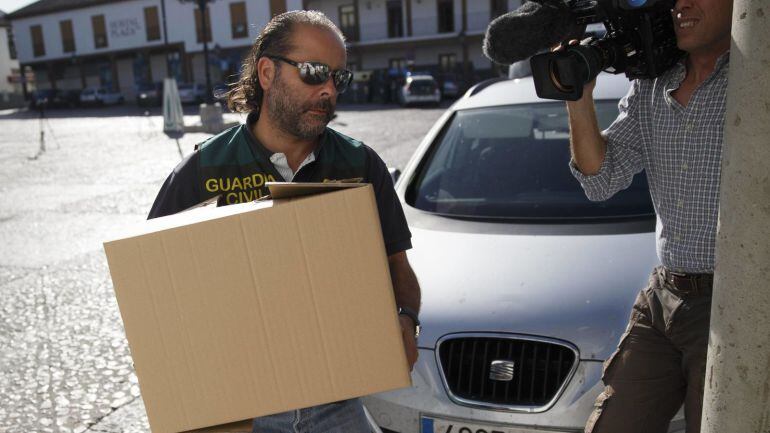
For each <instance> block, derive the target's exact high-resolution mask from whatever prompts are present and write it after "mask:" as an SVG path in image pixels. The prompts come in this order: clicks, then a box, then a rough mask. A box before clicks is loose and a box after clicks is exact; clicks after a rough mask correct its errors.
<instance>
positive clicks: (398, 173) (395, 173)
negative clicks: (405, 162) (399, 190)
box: [388, 167, 401, 185]
mask: <svg viewBox="0 0 770 433" xmlns="http://www.w3.org/2000/svg"><path fill="white" fill-rule="evenodd" d="M388 173H390V178H391V179H393V184H394V185H395V184H396V181H397V180H398V178H399V177H400V176H401V170H399V169H397V168H394V167H388Z"/></svg>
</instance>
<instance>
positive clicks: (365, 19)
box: [358, 0, 406, 41]
mask: <svg viewBox="0 0 770 433" xmlns="http://www.w3.org/2000/svg"><path fill="white" fill-rule="evenodd" d="M358 8H359V9H358V17H359V20H360V24H359V28H360V36H361V38H360V40H361V41H373V40H378V39H386V38H387V37H388V9H387V7H386V6H385V0H366V1H359V3H358ZM402 10H403V15H406V7H405V6H403V5H402ZM403 28H404V36H406V26H404V27H403Z"/></svg>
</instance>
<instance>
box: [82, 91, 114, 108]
mask: <svg viewBox="0 0 770 433" xmlns="http://www.w3.org/2000/svg"><path fill="white" fill-rule="evenodd" d="M123 102H125V99H124V98H123V94H121V93H120V92H116V91H114V90H111V89H107V88H104V87H88V88H85V89H83V91H82V92H80V103H81V105H91V106H93V105H117V104H122V103H123Z"/></svg>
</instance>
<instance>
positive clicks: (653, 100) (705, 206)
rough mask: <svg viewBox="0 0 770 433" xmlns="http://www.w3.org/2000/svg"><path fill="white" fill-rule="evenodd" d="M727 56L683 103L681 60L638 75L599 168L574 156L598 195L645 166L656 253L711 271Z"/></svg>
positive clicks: (678, 265) (669, 264)
mask: <svg viewBox="0 0 770 433" xmlns="http://www.w3.org/2000/svg"><path fill="white" fill-rule="evenodd" d="M728 60H729V52H728V53H726V54H724V55H722V56H721V57H720V58H719V60H717V62H716V65H715V67H714V71H713V72H712V73H711V75H710V76H709V77H708V78H707V79H706V81H704V82H703V83H702V84H701V85H700V86H699V87H698V88H697V89H696V90H695V92H694V93H693V94H692V96H691V98H690V100H689V102H688V104H687V106H686V107H683V106H682V105H681V104H679V103H678V102H677V101H676V100H675V99H674V98H673V97H672V96H671V92H673V91H674V90H675V89H677V88H678V87H679V85H680V83H681V82H682V80H683V79H684V77H685V67H684V62H683V61H682V62H680V63H679V64H677V65H676V66H674V67H672V68H671V69H670V70H669V71H667V72H666V73H664V74H663V75H662V76H660V77H658V78H656V79H654V80H635V81H634V82H633V85H632V86H631V89H630V90H629V92H628V94H627V95H626V96H625V97H624V98H623V99H622V100H621V101H620V104H619V105H618V106H619V108H620V115H619V116H618V118H617V119H615V122H614V123H613V124H612V125H610V127H609V128H607V130H605V131H604V132H603V135H604V136H605V138H606V140H607V152H606V155H605V157H604V162H603V163H602V166H601V168H600V169H599V172H598V173H597V174H596V175H593V176H585V175H583V174H582V173H580V171H578V169H577V167H576V166H575V163H574V161H572V162H571V163H570V167H571V169H572V172H573V174H574V175H575V177H576V178H577V179H578V181H580V184H581V185H582V186H583V189H584V190H585V192H586V195H587V196H588V198H589V199H591V200H594V201H599V200H606V199H608V198H609V197H611V196H612V195H613V194H615V193H616V192H618V191H620V190H622V189H625V188H627V187H628V186H629V185H630V184H631V180H632V179H633V176H634V174H636V173H638V172H640V171H642V169H644V170H646V172H647V179H648V181H649V185H650V193H651V195H652V202H653V204H654V206H655V212H656V213H657V216H658V220H657V229H656V235H657V249H658V257H659V258H660V261H661V263H662V264H663V266H665V267H666V268H668V269H669V270H672V271H679V272H693V273H701V272H704V273H705V272H713V271H714V248H715V244H716V229H717V214H718V208H719V179H720V174H721V167H722V134H723V131H724V119H725V94H726V91H727V71H728V67H729V62H728Z"/></svg>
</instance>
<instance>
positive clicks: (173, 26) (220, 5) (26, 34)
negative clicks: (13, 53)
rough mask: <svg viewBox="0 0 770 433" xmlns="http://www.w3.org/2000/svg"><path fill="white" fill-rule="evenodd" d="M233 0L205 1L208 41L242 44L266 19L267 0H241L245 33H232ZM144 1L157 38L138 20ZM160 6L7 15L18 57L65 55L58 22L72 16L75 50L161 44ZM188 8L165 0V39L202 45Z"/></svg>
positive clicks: (137, 3) (137, 1)
mask: <svg viewBox="0 0 770 433" xmlns="http://www.w3.org/2000/svg"><path fill="white" fill-rule="evenodd" d="M236 1H238V0H227V1H223V0H219V1H216V2H214V3H212V4H211V5H209V9H210V11H209V14H210V16H211V31H212V40H213V41H214V42H213V43H212V46H213V45H214V44H219V46H220V47H222V48H228V47H239V46H248V45H250V44H251V43H252V42H253V40H254V38H255V37H256V36H257V33H259V31H260V30H261V29H262V28H263V27H264V26H265V24H267V21H268V19H269V17H270V3H269V2H268V1H267V0H246V14H247V21H248V23H249V26H248V29H249V35H248V37H245V38H238V39H233V38H232V29H231V27H230V3H235V2H236ZM297 2H299V4H300V5H301V0H298V1H297V0H294V1H292V4H294V3H297ZM148 6H157V7H158V18H159V21H160V33H161V38H160V39H159V40H156V41H150V42H148V41H147V33H146V28H145V22H144V8H145V7H148ZM160 6H161V5H160V0H134V1H128V2H119V3H113V4H105V5H99V6H95V7H91V8H84V9H77V10H70V11H63V12H57V13H55V14H49V15H40V16H35V17H28V18H19V19H16V20H13V26H14V29H15V33H14V34H15V36H16V46H17V51H18V55H19V61H20V62H22V63H29V62H35V61H44V60H53V59H62V58H69V57H71V56H72V53H65V52H64V50H63V47H62V40H61V30H60V29H59V22H60V21H64V20H72V27H73V30H74V33H75V54H76V55H88V54H97V53H102V52H112V51H120V50H130V49H138V48H143V47H148V46H157V45H163V43H164V42H163V17H162V15H161V7H160ZM287 6H288V3H287ZM295 6H296V5H295ZM194 8H195V6H194V5H193V4H190V3H180V2H178V1H176V0H166V20H167V25H168V41H169V43H172V44H173V43H179V42H182V43H184V46H185V50H186V51H187V52H195V51H202V50H203V44H202V43H201V44H199V43H198V42H197V36H196V33H195V13H194ZM92 15H104V19H105V24H106V26H107V47H105V48H99V49H97V48H95V47H94V36H93V26H92V24H91V16H92ZM33 25H41V27H42V29H43V41H44V44H45V56H40V57H34V55H33V51H32V35H31V33H30V27H31V26H33Z"/></svg>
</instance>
